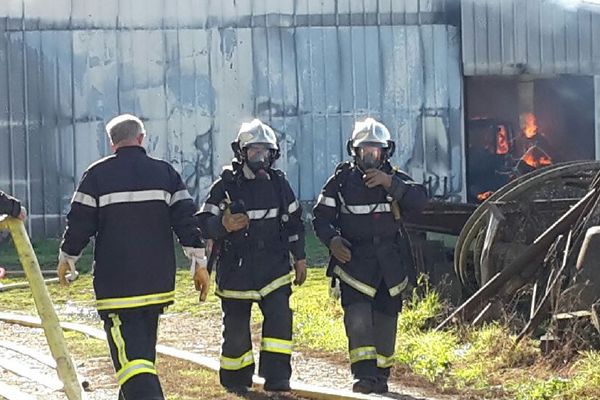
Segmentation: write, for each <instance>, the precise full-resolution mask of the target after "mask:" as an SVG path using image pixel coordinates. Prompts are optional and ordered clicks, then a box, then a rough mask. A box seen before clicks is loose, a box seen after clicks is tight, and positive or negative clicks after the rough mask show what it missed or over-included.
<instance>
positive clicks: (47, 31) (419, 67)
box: [0, 0, 464, 236]
mask: <svg viewBox="0 0 600 400" xmlns="http://www.w3.org/2000/svg"><path fill="white" fill-rule="evenodd" d="M456 11H457V10H456V2H454V1H450V0H449V1H448V2H446V1H444V0H438V1H436V0H420V1H419V0H406V1H399V0H385V1H384V0H380V1H369V0H358V1H357V0H337V1H335V0H328V1H323V0H321V1H314V0H286V1H278V0H271V1H266V0H265V1H258V0H255V1H251V0H235V1H234V0H213V1H193V0H177V1H174V0H127V1H126V0H108V1H102V2H98V1H96V0H54V1H52V2H51V3H50V2H49V1H44V0H10V1H8V2H7V1H3V2H2V3H0V15H4V16H6V18H5V19H4V20H3V23H2V24H0V29H2V28H4V29H3V31H2V32H0V112H1V113H2V114H1V117H0V188H2V189H5V190H8V191H9V192H11V193H14V194H16V195H17V196H19V197H20V198H22V199H24V200H25V202H26V204H27V205H28V207H29V208H30V212H31V214H32V218H30V224H31V228H32V230H33V233H34V234H35V235H36V236H41V235H45V236H52V235H56V234H58V233H59V232H60V224H61V219H62V217H63V216H64V214H65V212H66V211H67V210H68V204H69V200H70V197H71V194H72V191H73V189H74V186H75V184H76V182H77V180H78V179H79V177H80V176H81V173H82V171H83V170H84V169H85V168H86V167H87V165H88V164H89V163H90V162H92V161H94V160H95V159H97V158H99V157H101V156H104V155H106V154H108V153H109V149H108V145H107V140H106V137H105V134H104V130H103V128H104V123H105V122H106V121H107V120H108V119H109V118H110V117H111V116H114V115H116V114H118V113H121V112H132V113H135V114H137V115H139V116H140V117H141V118H142V119H143V120H144V121H145V123H146V127H147V130H148V132H149V137H148V144H147V147H148V149H149V151H150V153H151V154H152V155H155V156H158V157H162V158H165V159H167V160H169V161H171V162H172V163H174V164H175V166H176V168H177V169H178V170H179V171H181V173H182V175H183V176H184V178H185V180H186V183H187V184H188V187H189V188H190V191H191V192H192V193H193V195H194V196H196V199H197V200H198V201H201V200H202V198H203V196H204V195H205V193H206V191H207V189H208V187H209V185H210V184H211V182H212V180H213V178H214V177H215V176H217V175H218V174H219V172H220V169H221V167H222V166H223V165H224V164H227V163H228V162H229V160H230V158H231V151H230V148H229V143H230V142H231V140H232V139H233V138H234V136H235V134H236V132H237V128H238V127H239V124H240V123H241V122H242V121H243V120H247V119H249V118H251V117H252V116H257V117H259V118H262V119H264V120H266V121H267V122H270V123H271V124H272V125H273V127H274V128H275V129H276V130H277V131H278V133H279V134H280V137H281V139H282V143H283V146H284V151H283V154H284V156H283V157H282V160H281V161H280V163H279V167H280V168H282V169H284V170H286V171H287V173H288V176H289V178H290V180H291V182H292V184H293V186H294V188H295V190H296V191H297V193H299V195H300V197H301V199H303V200H312V199H314V197H315V196H316V194H317V193H318V192H319V190H320V188H321V186H322V184H323V183H324V181H325V180H326V178H327V177H328V176H329V175H330V174H331V173H332V171H333V168H334V166H335V164H336V163H337V162H338V161H340V160H341V159H344V158H345V157H346V156H345V154H344V153H345V141H346V139H347V137H348V136H349V134H350V132H351V127H352V124H353V121H354V120H355V119H356V118H359V117H364V116H367V115H370V116H374V117H376V118H380V119H382V120H383V121H384V122H385V123H386V124H388V126H389V127H390V128H391V130H392V132H393V133H394V135H395V138H396V140H397V143H398V152H397V156H396V157H395V158H396V160H395V161H396V162H397V163H399V164H400V165H401V166H402V167H403V168H406V169H408V170H409V171H410V172H411V173H412V174H413V175H414V176H415V178H416V179H419V180H428V181H429V182H430V185H431V188H432V190H433V192H434V193H437V194H440V195H441V194H444V193H445V194H449V195H455V196H458V195H459V194H460V193H461V192H462V191H463V186H464V185H463V182H462V176H463V170H462V163H463V161H462V141H463V139H462V135H461V99H462V96H461V91H462V78H461V73H460V39H459V32H458V29H457V28H456V25H457V12H456Z"/></svg>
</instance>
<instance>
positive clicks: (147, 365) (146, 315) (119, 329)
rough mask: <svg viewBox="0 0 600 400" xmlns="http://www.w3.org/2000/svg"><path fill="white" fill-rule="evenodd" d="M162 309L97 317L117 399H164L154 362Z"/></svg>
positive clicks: (110, 313) (111, 313)
mask: <svg viewBox="0 0 600 400" xmlns="http://www.w3.org/2000/svg"><path fill="white" fill-rule="evenodd" d="M161 313H162V309H144V310H129V311H125V312H108V313H102V314H101V315H100V316H101V318H102V320H103V321H104V330H105V331H106V338H107V341H108V348H109V350H110V355H111V358H112V361H113V365H114V367H115V371H116V377H117V382H118V383H119V386H120V390H119V400H164V398H165V396H164V394H163V391H162V388H161V386H160V382H159V380H158V375H157V373H156V368H155V366H154V362H155V360H156V336H157V331H158V317H159V316H160V314H161Z"/></svg>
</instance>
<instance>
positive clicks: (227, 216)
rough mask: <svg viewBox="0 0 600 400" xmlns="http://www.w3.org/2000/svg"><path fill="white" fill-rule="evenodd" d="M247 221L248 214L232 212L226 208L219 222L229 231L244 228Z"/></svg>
mask: <svg viewBox="0 0 600 400" xmlns="http://www.w3.org/2000/svg"><path fill="white" fill-rule="evenodd" d="M249 222H250V219H249V218H248V215H246V214H232V213H231V210H229V209H228V208H227V209H225V211H224V212H223V218H222V219H221V223H222V224H223V226H224V227H225V229H226V230H227V232H229V233H231V232H236V231H239V230H242V229H244V228H246V227H247V226H248V223H249Z"/></svg>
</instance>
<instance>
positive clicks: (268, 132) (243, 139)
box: [236, 119, 279, 150]
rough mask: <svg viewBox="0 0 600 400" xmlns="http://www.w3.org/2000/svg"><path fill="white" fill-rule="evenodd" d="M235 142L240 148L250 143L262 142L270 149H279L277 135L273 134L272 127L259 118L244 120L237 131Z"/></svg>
mask: <svg viewBox="0 0 600 400" xmlns="http://www.w3.org/2000/svg"><path fill="white" fill-rule="evenodd" d="M236 142H237V143H238V145H239V148H240V150H243V149H245V148H247V147H248V146H249V145H251V144H264V145H266V146H267V148H269V149H271V150H279V144H278V143H277V136H275V132H274V131H273V128H271V127H270V126H269V125H267V124H265V123H263V122H262V121H261V120H259V119H254V120H252V121H250V122H244V123H243V124H242V126H241V127H240V130H239V131H238V135H237V138H236Z"/></svg>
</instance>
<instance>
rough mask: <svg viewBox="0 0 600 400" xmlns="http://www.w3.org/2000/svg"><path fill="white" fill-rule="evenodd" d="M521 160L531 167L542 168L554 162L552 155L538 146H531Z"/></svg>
mask: <svg viewBox="0 0 600 400" xmlns="http://www.w3.org/2000/svg"><path fill="white" fill-rule="evenodd" d="M521 160H523V162H524V163H525V164H527V165H529V166H530V167H531V168H535V169H537V168H542V167H546V166H548V165H551V164H552V159H551V158H550V156H549V155H548V154H547V153H546V152H545V151H543V150H542V149H540V148H539V147H537V146H533V147H530V148H529V150H527V151H526V152H525V154H523V157H521Z"/></svg>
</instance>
